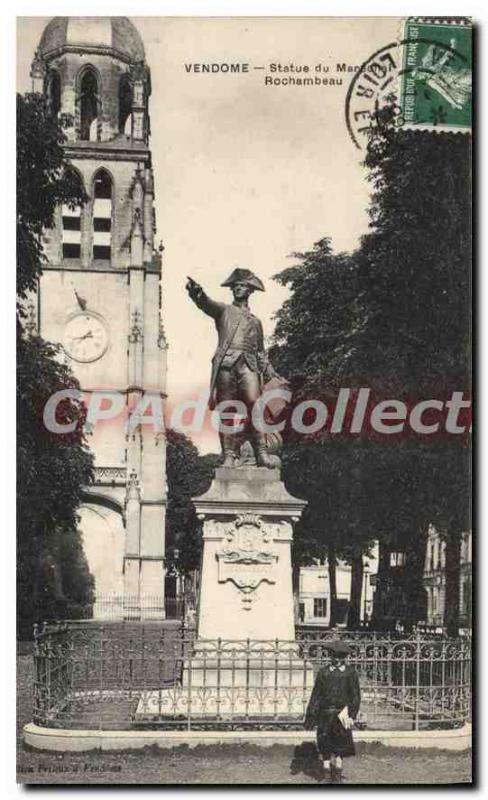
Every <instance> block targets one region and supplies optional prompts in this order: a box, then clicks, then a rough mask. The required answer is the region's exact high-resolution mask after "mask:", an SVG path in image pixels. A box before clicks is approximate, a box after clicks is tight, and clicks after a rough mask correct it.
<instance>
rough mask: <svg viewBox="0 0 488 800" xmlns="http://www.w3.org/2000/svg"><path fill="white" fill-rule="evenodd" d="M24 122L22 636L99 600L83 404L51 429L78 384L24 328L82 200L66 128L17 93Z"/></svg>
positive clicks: (20, 213) (39, 103)
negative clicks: (66, 428)
mask: <svg viewBox="0 0 488 800" xmlns="http://www.w3.org/2000/svg"><path fill="white" fill-rule="evenodd" d="M17 124H18V150H17V188H18V197H17V244H18V248H17V276H18V279H17V288H18V295H17V296H18V301H19V302H18V319H17V334H18V337H17V514H18V525H17V547H18V553H17V563H18V581H17V586H18V602H17V614H18V623H19V625H18V630H19V635H20V636H22V637H28V636H30V635H31V629H32V623H33V622H36V621H40V620H42V619H49V618H53V617H58V618H61V617H64V616H79V615H80V613H81V608H82V607H83V606H85V605H86V604H89V603H90V602H91V601H92V595H93V579H92V577H91V576H90V574H89V570H88V566H87V562H86V559H85V556H84V554H83V549H82V544H81V536H80V533H79V531H78V529H77V524H78V518H77V508H78V507H79V505H80V503H81V501H82V497H83V488H84V487H86V486H87V485H89V484H90V483H91V481H92V480H93V459H92V455H91V453H90V452H89V449H88V446H87V442H86V440H85V436H84V433H83V423H84V420H85V407H84V405H83V404H82V403H81V402H78V401H76V400H72V399H69V400H65V401H63V402H62V403H60V405H59V407H58V409H57V413H56V421H57V422H59V423H69V422H75V423H76V424H75V428H74V431H73V432H72V433H67V434H66V433H65V434H55V433H52V432H50V431H49V430H48V429H47V427H46V425H45V423H44V409H45V406H46V403H47V401H48V400H49V398H51V397H52V395H53V394H54V393H55V392H57V391H60V390H62V389H75V390H79V389H80V386H79V383H78V381H77V380H76V379H75V378H74V376H73V374H72V373H71V370H70V369H69V367H67V366H66V365H65V364H64V363H63V362H62V360H61V359H60V358H59V356H60V348H59V346H58V345H54V344H51V343H49V342H45V341H43V340H42V339H41V338H40V337H39V336H37V335H33V332H32V331H29V330H28V326H26V325H25V321H26V318H25V303H26V300H27V299H28V297H29V293H31V292H33V291H35V289H36V287H37V279H38V277H39V275H40V273H41V269H42V263H43V259H44V257H43V253H42V231H43V230H44V228H48V227H50V226H52V224H53V222H54V211H55V207H56V205H57V204H58V203H67V204H68V205H72V206H74V205H75V204H77V203H80V202H81V201H82V199H83V195H82V194H81V193H80V187H79V184H78V183H76V181H75V180H74V178H73V173H72V171H70V168H69V163H68V162H67V161H66V160H65V158H64V154H63V150H62V143H63V141H64V134H63V130H62V127H61V125H60V124H59V122H58V121H57V120H56V119H55V118H54V117H52V116H51V115H50V114H49V112H48V110H47V107H46V105H45V102H44V100H43V98H42V97H40V96H39V95H27V96H26V97H21V96H18V99H17Z"/></svg>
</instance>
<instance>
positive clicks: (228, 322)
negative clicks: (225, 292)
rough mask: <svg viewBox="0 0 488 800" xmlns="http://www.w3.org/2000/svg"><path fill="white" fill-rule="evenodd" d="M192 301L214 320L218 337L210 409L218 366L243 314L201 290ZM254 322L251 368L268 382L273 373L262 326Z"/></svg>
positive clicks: (213, 359) (211, 378)
mask: <svg viewBox="0 0 488 800" xmlns="http://www.w3.org/2000/svg"><path fill="white" fill-rule="evenodd" d="M192 299H193V301H194V303H195V304H196V305H197V306H198V308H200V309H201V310H202V311H204V312H205V314H208V316H209V317H212V318H213V319H214V320H215V327H216V328H217V333H218V337H219V341H218V345H217V349H216V351H215V353H214V356H213V358H212V372H211V375H210V407H211V408H212V407H213V406H214V405H215V400H216V398H215V384H216V382H217V376H218V374H219V369H220V365H221V363H222V360H223V358H224V356H225V354H226V352H227V351H228V349H229V347H230V346H231V344H232V341H233V339H234V336H235V334H236V331H237V328H238V327H239V324H240V323H241V322H242V320H243V313H242V310H241V309H240V308H239V307H238V306H234V305H228V304H226V303H217V302H216V301H215V300H211V299H210V297H208V295H206V294H205V292H204V291H203V290H202V291H201V293H200V294H199V295H197V296H194V297H192ZM254 320H255V322H256V323H257V326H258V347H257V352H256V356H255V361H256V363H255V365H253V368H254V367H255V369H254V371H255V372H258V373H259V375H260V377H261V378H263V377H264V379H265V380H268V379H269V378H270V377H273V376H274V374H275V373H274V370H273V368H272V367H271V365H270V363H269V361H268V357H267V354H266V352H265V349H264V336H263V326H262V324H261V321H260V320H259V319H258V318H257V317H254ZM249 358H252V355H251V354H249V355H248V359H249Z"/></svg>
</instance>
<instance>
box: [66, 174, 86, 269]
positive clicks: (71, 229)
mask: <svg viewBox="0 0 488 800" xmlns="http://www.w3.org/2000/svg"><path fill="white" fill-rule="evenodd" d="M70 173H71V176H70V177H71V179H72V180H73V181H74V182H79V184H80V187H81V188H83V178H82V177H81V175H80V173H79V172H78V170H76V169H75V168H74V167H71V168H70ZM61 214H62V216H61V224H62V244H63V260H66V259H71V258H75V259H79V258H80V257H81V208H80V206H76V207H75V208H70V207H69V206H67V205H63V207H62V210H61Z"/></svg>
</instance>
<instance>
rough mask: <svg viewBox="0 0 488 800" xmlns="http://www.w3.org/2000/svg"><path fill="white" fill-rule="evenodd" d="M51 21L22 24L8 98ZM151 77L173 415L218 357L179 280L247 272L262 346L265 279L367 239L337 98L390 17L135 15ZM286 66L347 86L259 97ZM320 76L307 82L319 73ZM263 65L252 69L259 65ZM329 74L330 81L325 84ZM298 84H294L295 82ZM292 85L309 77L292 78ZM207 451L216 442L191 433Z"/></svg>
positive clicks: (362, 192) (23, 81) (355, 167)
mask: <svg viewBox="0 0 488 800" xmlns="http://www.w3.org/2000/svg"><path fill="white" fill-rule="evenodd" d="M48 21H49V18H48V17H20V18H18V44H17V86H18V90H19V91H21V92H24V91H28V90H30V78H29V69H30V62H31V60H32V56H33V54H34V51H35V48H36V46H37V44H38V42H39V39H40V36H41V34H42V31H43V29H44V27H45V25H46V24H47V22H48ZM131 21H132V22H133V23H134V25H135V26H136V27H137V29H138V31H139V33H140V34H141V37H142V40H143V42H144V46H145V51H146V61H147V63H148V65H149V67H150V68H151V78H152V96H151V100H150V114H151V132H152V135H151V141H150V145H151V148H152V152H153V163H154V170H155V191H156V221H157V228H158V231H157V239H156V241H159V239H162V240H163V242H164V247H165V250H164V260H163V315H164V324H165V329H166V334H167V338H168V342H169V354H168V355H169V360H168V388H169V396H170V400H171V402H172V404H174V403H175V402H178V401H179V400H181V399H187V398H190V397H195V396H196V395H197V394H198V392H199V391H201V390H203V389H204V388H205V387H206V386H207V384H208V378H209V373H210V360H211V357H212V355H213V352H214V349H215V345H216V333H215V328H214V324H213V321H212V320H211V319H209V318H208V317H205V316H204V315H203V314H202V313H201V312H200V311H199V310H198V309H197V308H196V307H195V306H193V304H192V303H191V301H190V300H189V299H188V297H187V295H186V292H185V288H184V287H185V282H186V276H187V275H191V276H192V277H193V278H194V279H195V280H197V281H198V282H199V283H201V284H202V285H203V286H204V288H205V289H206V290H207V292H208V293H209V294H210V296H211V297H214V298H215V299H217V300H221V301H224V302H225V301H230V300H231V296H230V292H229V290H228V289H225V288H221V287H220V284H221V283H222V281H224V280H225V279H226V278H227V277H228V275H229V274H230V272H231V271H232V269H233V268H234V267H236V266H241V267H247V268H248V269H252V270H253V271H254V272H255V273H256V274H257V275H259V277H260V278H261V279H262V280H263V281H264V284H265V287H266V292H265V293H261V292H257V293H255V294H254V295H253V296H252V298H251V305H252V310H253V312H254V313H255V314H256V315H257V316H258V317H260V318H261V320H262V321H263V325H264V331H265V335H266V337H270V336H271V335H272V332H273V328H274V321H273V315H274V313H275V312H276V311H277V309H278V308H279V307H280V305H281V304H282V302H283V300H284V299H285V297H286V290H285V289H283V288H282V287H279V286H278V285H277V284H276V283H275V282H274V281H273V280H272V276H273V275H274V274H276V273H277V272H279V271H280V270H282V269H284V268H285V267H286V266H289V265H291V264H292V263H293V260H292V259H290V255H291V254H292V253H294V252H297V251H298V252H300V251H304V250H308V249H310V248H311V247H312V246H313V243H314V242H316V241H318V240H319V239H321V238H323V237H324V236H329V237H330V238H331V240H332V245H333V248H334V250H335V251H336V252H339V251H343V250H352V249H354V247H355V246H356V245H357V243H358V240H359V237H360V236H361V235H362V234H363V233H365V232H366V230H367V224H368V217H367V206H368V196H369V188H368V184H367V182H366V179H365V178H366V171H365V168H364V167H363V166H362V164H361V161H362V158H363V157H364V154H363V153H362V152H361V151H360V150H357V149H356V148H355V146H354V144H353V143H352V141H351V139H350V138H349V134H348V132H347V128H346V123H345V100H346V93H347V88H348V85H349V82H350V80H351V78H352V77H353V74H347V73H346V74H344V73H343V74H342V75H341V74H337V72H336V64H338V63H346V64H348V65H350V66H355V65H360V64H361V63H362V62H363V61H365V60H366V59H367V58H368V57H369V56H370V55H371V54H372V53H373V52H374V51H376V50H378V49H379V48H380V47H382V46H384V45H386V44H388V43H389V42H391V41H393V40H394V39H396V38H398V36H399V29H400V20H399V19H398V18H396V17H382V18H381V17H362V18H359V17H356V18H354V17H349V18H340V17H334V18H332V17H308V18H300V17H295V18H280V17H274V18H273V17H268V18H266V17H240V18H222V17H221V18H178V17H166V18H165V17H140V18H138V17H131ZM202 62H204V63H236V62H239V63H247V64H249V72H247V73H243V74H235V73H233V74H229V73H220V72H219V73H216V74H207V73H201V72H200V73H198V72H194V71H193V70H192V69H190V70H188V69H187V68H185V65H186V67H188V66H189V65H192V64H197V63H202ZM271 64H281V65H282V67H284V66H289V65H291V64H293V65H294V67H295V68H296V67H298V66H303V65H308V66H309V67H310V69H311V73H310V74H311V75H312V76H313V75H315V74H320V75H321V76H328V77H331V78H335V79H337V78H341V77H342V85H327V86H323V85H321V86H315V85H314V86H305V87H303V86H286V85H279V86H275V85H272V86H267V85H265V83H264V81H265V77H266V76H268V77H273V78H275V77H289V76H290V74H293V73H285V72H281V73H278V72H276V73H272V72H271V69H270V65H271ZM319 64H320V65H321V67H322V70H321V72H320V73H316V67H317V65H319ZM263 66H264V67H265V69H264V70H262V69H254V67H263ZM324 67H329V72H328V73H326V72H324ZM294 77H300V73H298V72H295V73H294ZM301 77H306V76H304V75H303V73H302V74H301ZM192 438H193V439H194V441H195V443H196V444H197V445H198V446H199V448H200V450H201V451H202V452H208V451H217V450H218V441H217V436H216V434H214V433H212V432H209V431H206V432H204V433H203V434H200V435H198V434H192Z"/></svg>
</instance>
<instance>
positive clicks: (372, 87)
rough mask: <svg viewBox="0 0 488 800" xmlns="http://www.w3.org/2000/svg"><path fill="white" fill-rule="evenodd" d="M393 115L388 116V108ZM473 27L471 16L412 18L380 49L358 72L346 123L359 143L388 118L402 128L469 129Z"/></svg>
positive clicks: (364, 142)
mask: <svg viewBox="0 0 488 800" xmlns="http://www.w3.org/2000/svg"><path fill="white" fill-rule="evenodd" d="M387 108H388V109H390V110H391V112H392V116H391V115H387V116H386V117H385V114H384V111H385V110H386V109H387ZM471 114H472V26H471V23H470V21H469V20H468V19H466V18H460V17H456V18H443V19H433V18H428V17H422V18H419V17H409V18H408V19H406V20H405V22H404V23H403V24H402V30H401V31H399V37H398V39H397V40H396V41H392V42H389V43H388V44H386V45H384V47H382V48H380V49H378V50H376V51H375V52H374V53H372V54H371V55H370V56H369V58H367V59H366V60H365V61H364V62H363V63H362V65H361V67H360V68H359V70H358V71H357V72H356V74H355V75H354V78H353V79H352V81H351V83H350V86H349V89H348V92H347V96H346V124H347V128H348V131H349V135H350V137H351V139H352V141H353V142H354V144H355V145H356V147H357V148H359V149H360V148H361V147H363V146H364V145H365V144H366V139H367V137H368V135H369V132H370V130H371V128H372V127H374V126H376V125H380V124H382V121H383V120H384V119H385V118H388V119H389V120H390V121H393V122H394V124H395V125H396V126H397V127H402V128H410V129H415V130H436V131H438V132H449V131H451V132H460V133H462V132H469V131H470V130H471Z"/></svg>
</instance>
